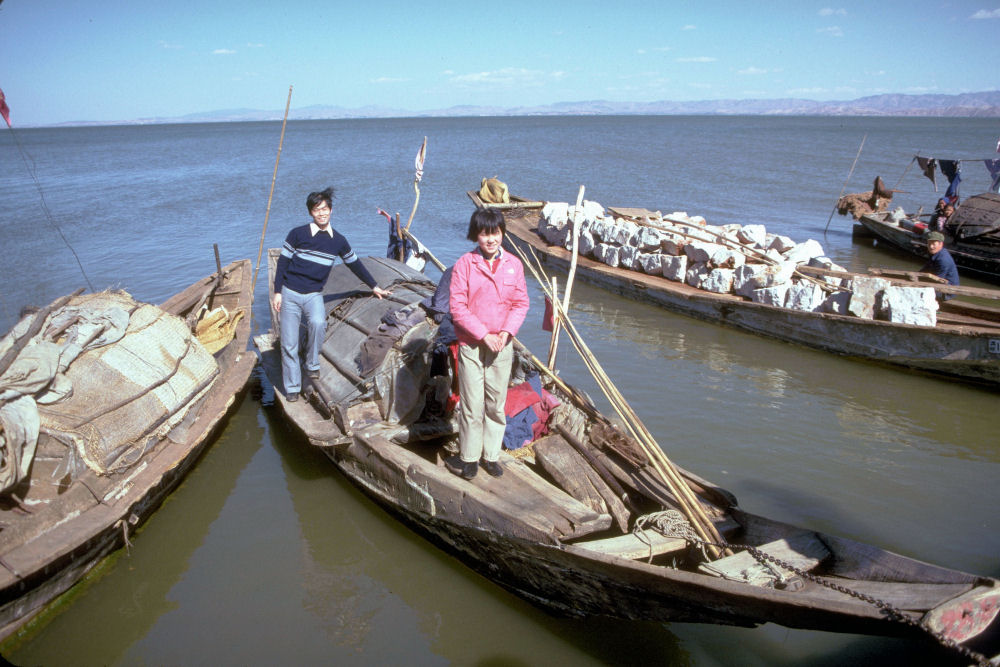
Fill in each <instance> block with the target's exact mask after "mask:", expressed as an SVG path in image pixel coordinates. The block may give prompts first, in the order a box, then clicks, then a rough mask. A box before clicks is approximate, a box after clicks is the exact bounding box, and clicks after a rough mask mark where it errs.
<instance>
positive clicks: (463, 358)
mask: <svg viewBox="0 0 1000 667" xmlns="http://www.w3.org/2000/svg"><path fill="white" fill-rule="evenodd" d="M506 232H507V225H506V223H505V222H504V219H503V215H502V214H501V213H500V212H499V211H497V210H496V209H477V210H476V211H475V212H474V213H473V214H472V218H471V219H470V220H469V230H468V233H467V234H466V238H468V239H469V240H470V241H475V242H476V243H477V246H476V248H474V249H473V250H471V251H470V252H467V253H465V254H464V255H462V256H461V257H460V258H459V259H458V261H457V262H456V263H455V267H454V269H453V270H452V277H451V298H450V300H449V304H450V307H451V318H452V321H453V322H454V325H455V334H456V336H457V337H458V342H459V346H458V391H459V396H460V397H461V406H462V410H461V416H460V418H459V432H458V437H459V451H460V453H459V455H458V456H457V457H449V459H447V460H446V461H445V465H446V466H447V467H448V469H449V470H451V471H452V472H453V473H455V474H456V475H460V476H461V477H463V478H465V479H472V478H473V477H475V476H476V470H477V467H478V466H479V465H480V463H481V465H482V466H483V470H485V471H486V472H487V473H488V474H490V475H492V476H493V477H500V476H501V475H502V474H503V468H502V467H501V466H500V464H499V462H498V459H499V458H500V445H501V443H502V441H503V433H504V427H505V426H506V424H507V419H506V417H505V416H504V403H505V402H506V400H507V385H508V383H509V382H510V369H511V364H512V361H513V358H514V353H513V349H512V346H511V338H513V337H514V336H515V335H516V334H517V331H518V329H520V328H521V323H522V322H524V318H525V316H526V315H527V314H528V288H527V285H525V282H524V267H523V266H522V265H521V261H520V260H519V259H517V258H516V257H514V256H513V255H510V254H509V253H505V252H504V251H503V249H502V248H501V244H502V243H503V237H504V234H505V233H506Z"/></svg>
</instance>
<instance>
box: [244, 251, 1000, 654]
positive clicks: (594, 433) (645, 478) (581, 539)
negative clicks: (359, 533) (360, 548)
mask: <svg viewBox="0 0 1000 667" xmlns="http://www.w3.org/2000/svg"><path fill="white" fill-rule="evenodd" d="M276 257H277V251H271V265H272V267H273V265H274V263H275V262H276ZM362 261H364V262H365V265H366V266H367V267H368V269H369V270H370V271H371V272H372V274H373V275H374V276H375V278H376V280H378V282H379V284H380V285H389V284H390V283H391V284H392V290H393V294H392V296H391V298H390V299H385V300H378V299H376V298H374V297H373V296H371V294H370V292H369V291H368V290H367V288H365V287H364V286H363V285H362V284H361V283H360V282H359V281H358V280H357V278H356V277H355V276H354V275H353V274H352V273H351V272H350V271H349V270H347V269H346V268H345V267H343V266H337V267H335V268H334V269H333V271H332V272H331V275H330V278H329V281H328V283H327V285H326V290H325V298H326V300H327V311H328V327H327V332H326V338H325V342H324V344H323V347H322V358H321V369H320V377H319V379H318V380H316V381H309V380H308V379H306V380H305V382H306V384H305V385H304V387H303V394H302V395H303V397H304V400H297V401H294V402H288V401H287V400H286V399H285V397H284V395H283V390H282V389H281V367H280V366H281V364H280V351H279V343H278V341H277V340H276V338H275V336H274V334H273V333H269V334H264V335H260V336H258V337H256V338H255V339H254V342H255V344H256V345H257V347H258V349H259V350H260V352H261V364H262V367H263V368H264V370H265V372H266V374H267V376H268V378H269V379H270V380H271V382H272V383H273V384H274V385H275V387H276V388H275V395H276V402H277V404H278V405H279V406H280V409H281V410H282V411H283V412H284V413H285V415H286V416H287V417H288V418H289V419H290V420H291V422H292V423H294V424H295V425H296V426H297V427H298V429H300V430H301V432H302V433H303V434H304V435H305V436H306V438H307V440H308V442H309V443H310V444H311V445H313V446H316V447H319V448H320V449H321V450H322V451H323V452H324V453H325V454H326V455H327V456H328V457H329V458H330V459H331V460H332V462H333V463H334V464H335V465H336V467H337V468H339V469H340V471H341V472H342V473H343V474H344V475H346V476H347V478H348V479H349V480H351V482H353V483H354V484H355V485H357V486H358V488H359V489H361V491H362V492H363V493H365V494H366V495H368V496H369V497H370V498H371V499H373V500H374V501H375V502H377V503H379V504H380V505H382V506H383V507H384V508H385V509H387V510H388V511H389V512H390V513H392V514H394V515H395V516H396V517H397V518H399V519H400V520H401V521H403V522H404V523H406V524H407V525H409V526H410V527H411V528H413V529H414V530H415V531H417V532H418V533H420V534H422V535H424V536H425V537H426V538H428V539H429V540H431V541H432V542H433V543H435V544H436V545H438V546H440V547H442V548H443V549H445V550H446V551H448V552H450V553H452V554H453V555H455V556H457V557H458V558H459V559H461V560H462V561H463V562H465V563H466V564H467V565H469V566H470V567H471V568H473V569H474V570H476V571H477V572H480V573H481V574H483V575H484V576H486V577H487V578H489V579H491V580H492V581H494V582H496V583H497V584H499V585H500V586H502V587H504V588H506V589H507V590H509V591H511V592H513V593H515V594H517V595H519V596H521V597H523V598H524V599H526V600H528V601H530V602H532V603H534V604H536V605H538V606H540V607H542V608H544V609H547V610H549V611H550V612H553V613H556V614H562V615H572V616H591V615H594V616H607V617H615V618H622V619H645V620H654V621H688V622H704V623H716V624H729V625H738V626H755V625H758V624H762V623H767V622H773V623H779V624H782V625H785V626H788V627H794V628H812V629H819V630H825V631H835V632H851V633H870V634H884V635H898V636H904V637H924V638H926V637H927V636H928V634H929V633H928V632H927V630H925V629H924V628H922V627H921V625H920V624H921V623H924V624H927V626H928V627H929V628H931V629H932V631H933V632H934V633H937V634H936V635H935V636H940V638H941V639H942V640H943V641H955V642H959V643H961V645H962V646H963V647H966V648H968V647H972V648H974V649H975V650H976V651H979V652H982V651H987V652H988V653H989V655H993V654H995V653H996V649H997V646H995V643H996V642H997V641H998V639H1000V638H998V637H997V636H995V634H996V627H995V626H996V625H1000V622H994V621H995V618H996V616H997V613H998V611H1000V588H998V585H1000V581H998V580H995V579H991V578H988V577H979V576H976V575H972V574H966V573H963V572H958V571H955V570H950V569H947V568H943V567H938V566H935V565H930V564H927V563H923V562H920V561H917V560H914V559H911V558H906V557H903V556H900V555H897V554H894V553H890V552H887V551H884V550H882V549H879V548H877V547H874V546H870V545H866V544H861V543H857V542H854V541H851V540H849V539H844V538H841V537H836V536H833V535H827V534H822V533H819V532H815V531H812V530H808V529H805V528H798V527H795V526H791V525H787V524H783V523H780V522H777V521H773V520H770V519H767V518H765V517H761V516H756V515H753V514H751V513H749V512H745V511H743V510H742V509H740V508H739V507H738V506H737V503H736V500H735V498H734V497H733V496H732V494H730V493H728V492H727V491H725V490H723V489H720V488H718V487H716V486H714V485H713V484H711V483H709V482H707V481H704V480H701V479H699V478H697V477H695V476H694V475H691V474H690V473H686V472H684V471H679V474H681V475H683V476H684V479H686V480H687V483H688V484H689V485H690V488H691V489H692V490H693V491H694V492H695V493H697V498H698V499H697V501H696V502H697V503H698V506H699V507H700V508H701V509H702V511H704V513H705V515H706V516H707V517H709V520H710V521H711V522H712V525H713V526H715V527H716V529H717V531H718V532H719V533H720V534H721V535H723V536H725V538H726V540H727V542H728V544H729V545H745V546H733V549H734V550H735V551H736V552H737V553H735V554H734V555H732V556H726V557H724V558H722V559H717V560H714V561H712V562H706V561H705V559H704V558H703V556H702V555H701V553H702V552H701V551H700V550H699V548H696V546H695V545H696V544H697V543H696V542H695V541H694V540H693V538H688V539H685V538H683V537H677V535H678V534H679V532H680V531H673V530H670V529H666V530H665V532H663V533H661V532H660V531H658V530H655V529H653V528H652V527H651V526H652V524H653V523H656V522H660V523H662V519H663V517H664V516H665V515H662V514H656V513H657V512H660V511H663V510H666V509H673V508H677V507H678V506H679V503H678V501H677V500H676V498H677V496H676V495H674V493H673V492H671V491H670V490H669V489H668V488H667V487H665V486H664V485H663V483H662V482H661V481H659V478H657V477H656V476H655V475H654V474H653V473H652V467H651V465H650V458H649V457H647V456H645V455H644V453H643V451H642V450H640V449H639V448H638V447H637V446H636V440H635V439H633V437H632V436H630V435H627V434H626V433H624V432H623V431H622V430H621V429H619V428H618V427H617V426H614V425H613V424H612V423H611V422H610V421H609V420H608V419H606V418H605V417H604V416H602V415H601V414H600V413H599V412H598V411H597V410H596V409H595V408H594V407H593V406H592V404H591V403H590V402H589V401H588V400H587V399H586V397H585V396H583V395H582V394H581V393H580V392H579V391H578V390H575V389H573V388H572V387H570V386H568V385H566V384H564V383H563V382H562V381H561V380H558V379H557V376H555V375H548V374H546V372H545V371H544V370H543V373H542V386H543V387H544V389H545V390H546V391H548V392H550V393H551V395H552V396H555V397H556V398H557V399H558V401H560V405H559V406H558V407H556V408H555V409H553V410H552V412H551V414H550V416H549V417H548V421H547V422H546V424H547V428H548V429H549V434H548V435H544V436H542V437H540V438H539V439H537V440H535V441H534V442H533V443H532V444H531V445H529V449H528V450H526V451H531V452H533V454H532V455H527V456H524V455H519V456H514V455H511V454H510V453H508V452H506V451H505V452H504V453H503V454H502V455H501V457H500V461H501V465H502V466H503V476H502V477H500V478H492V477H490V476H489V475H486V474H485V473H480V474H479V475H477V476H476V477H475V478H474V479H472V480H470V481H466V480H465V479H462V478H460V477H458V476H456V475H454V474H452V473H451V472H449V471H448V470H447V469H446V468H445V467H444V466H443V464H442V456H443V455H444V454H445V453H446V452H449V451H450V452H454V451H456V444H455V440H456V435H455V434H456V431H457V427H456V424H455V421H454V419H453V417H451V416H448V415H447V413H444V414H442V412H441V410H440V406H441V404H442V403H441V400H440V399H441V396H440V394H439V393H438V392H439V391H440V389H441V388H442V387H444V388H445V389H446V392H445V393H447V388H449V387H450V386H451V376H450V372H449V371H446V372H445V373H444V374H440V375H435V374H432V373H435V371H434V369H435V368H440V367H439V366H437V365H436V364H435V361H434V355H435V352H434V348H435V336H436V332H437V329H438V325H437V324H436V323H435V322H434V321H433V320H432V319H430V318H428V317H426V316H425V314H424V313H423V311H422V310H421V306H419V305H418V304H419V302H420V301H421V300H423V299H425V298H427V297H428V296H430V295H431V294H433V291H434V289H435V286H434V285H433V283H430V282H429V281H428V280H427V279H426V278H425V277H424V276H423V275H422V274H420V273H417V272H415V271H413V270H412V269H410V268H408V267H406V266H405V265H403V264H400V263H398V262H395V261H393V260H387V259H375V258H366V259H364V260H362ZM272 316H274V314H273V313H272ZM401 322H402V323H405V326H403V327H402V330H400V329H399V328H398V325H399V323H401ZM275 330H276V329H275ZM516 349H517V350H518V354H517V359H516V361H515V364H514V368H515V370H514V373H513V376H514V377H515V378H517V379H516V380H515V384H517V383H519V382H521V380H523V379H524V377H525V376H526V375H528V374H530V373H532V372H534V371H536V370H539V369H541V368H542V367H541V362H539V361H538V360H537V359H535V358H534V357H533V356H531V355H530V353H528V352H527V351H526V350H524V348H523V347H520V346H518V347H517V348H516ZM518 386H520V385H518ZM515 390H516V388H515V389H512V390H511V391H515ZM523 453H524V452H521V450H515V454H523ZM556 480H558V481H556ZM595 490H596V491H595ZM670 517H671V518H672V519H673V518H676V515H670ZM681 523H683V521H682V522H681ZM703 546H704V545H703ZM754 554H756V555H757V556H759V557H760V558H761V559H763V560H764V561H766V562H768V563H769V565H768V566H767V567H765V566H763V565H760V564H759V563H758V561H757V560H756V558H755V557H754ZM764 554H770V555H771V556H773V557H775V558H777V559H778V560H777V561H770V560H768V557H767V556H765V555H764ZM769 567H775V568H777V569H778V570H779V571H780V572H781V575H780V576H778V577H775V576H773V575H767V574H764V575H763V576H762V577H761V578H760V579H758V580H756V583H748V581H747V580H746V578H745V577H744V575H743V574H741V573H742V572H749V571H755V572H758V573H761V572H766V571H769ZM783 568H787V569H783ZM879 605H882V607H881V608H880V606H879ZM886 609H888V610H890V611H885V610H886ZM963 614H965V616H963ZM960 618H964V619H966V620H968V623H967V624H965V625H963V624H962V623H959V622H956V620H957V619H960ZM974 635H976V637H974ZM987 638H988V639H989V641H988V642H987ZM977 642H979V643H977ZM970 650H971V649H970Z"/></svg>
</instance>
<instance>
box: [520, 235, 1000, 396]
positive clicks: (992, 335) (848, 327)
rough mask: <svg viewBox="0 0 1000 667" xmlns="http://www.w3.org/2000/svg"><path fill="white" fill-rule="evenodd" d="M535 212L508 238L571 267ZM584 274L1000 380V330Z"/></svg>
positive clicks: (931, 366) (899, 361) (725, 316)
mask: <svg viewBox="0 0 1000 667" xmlns="http://www.w3.org/2000/svg"><path fill="white" fill-rule="evenodd" d="M536 225H537V222H536V221H535V220H533V219H532V218H531V217H530V216H529V217H524V216H520V217H519V216H509V217H508V218H507V239H508V240H509V242H511V243H515V244H517V245H518V246H519V247H521V248H522V249H523V250H528V249H529V248H530V249H531V250H532V251H534V253H535V254H536V255H537V256H538V257H539V259H540V260H541V262H542V263H543V264H545V265H546V266H550V267H552V268H554V269H557V270H560V271H568V270H569V267H570V263H571V253H570V252H569V251H567V250H566V249H564V248H560V247H556V246H552V245H549V244H548V243H546V242H545V241H544V240H543V239H542V238H541V237H540V236H539V235H538V234H537V232H536V231H535V226H536ZM576 276H577V277H578V278H579V279H580V280H584V281H586V282H588V283H591V284H594V285H597V286H599V287H602V288H604V289H607V290H609V291H611V292H614V293H616V294H620V295H622V296H625V297H628V298H631V299H635V300H637V301H644V302H647V303H652V304H654V305H657V306H661V307H663V308H666V309H667V310H670V311H672V312H676V313H680V314H681V315H686V316H688V317H694V318H697V319H700V320H704V321H706V322H712V323H715V324H722V325H726V326H730V327H734V328H737V329H741V330H743V331H747V332H750V333H754V334H758V335H761V336H767V337H769V338H775V339H778V340H782V341H785V342H789V343H795V344H798V345H803V346H806V347H811V348H815V349H819V350H824V351H826V352H833V353H835V354H839V355H843V356H847V357H852V358H855V359H862V360H867V361H873V362H879V363H883V364H888V365H892V366H896V367H905V368H909V369H913V370H918V371H923V372H928V373H934V374H939V375H945V376H950V377H956V378H961V379H963V380H968V381H972V382H977V383H983V384H988V385H992V386H1000V329H995V330H993V331H983V330H981V329H974V328H972V327H948V328H945V327H942V326H939V327H922V326H916V325H908V324H896V323H891V322H886V321H881V320H868V319H861V318H857V317H850V316H846V315H835V314H831V313H817V312H811V311H803V310H794V309H790V308H779V307H776V306H768V305H765V304H759V303H753V302H751V301H747V300H744V299H743V298H741V297H738V296H735V295H731V294H715V293H713V292H706V291H704V290H699V289H695V288H693V287H691V286H689V285H685V284H683V283H677V282H673V281H670V280H667V279H666V278H663V277H660V276H650V275H646V274H643V273H640V272H637V271H628V270H624V269H618V268H612V267H609V266H607V265H605V264H602V263H600V262H597V261H595V260H592V259H590V258H588V257H579V258H578V259H577V267H576Z"/></svg>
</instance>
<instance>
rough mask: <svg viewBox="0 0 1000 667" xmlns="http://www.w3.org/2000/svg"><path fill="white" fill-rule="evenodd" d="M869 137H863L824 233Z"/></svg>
mask: <svg viewBox="0 0 1000 667" xmlns="http://www.w3.org/2000/svg"><path fill="white" fill-rule="evenodd" d="M867 138H868V134H867V133H865V136H863V137H861V145H860V146H858V154H857V155H855V156H854V164H852V165H851V170H850V171H849V172H847V178H845V179H844V184H843V185H842V186H841V188H840V194H839V195H837V201H836V202H834V204H833V210H832V211H830V217H829V218H827V219H826V227H824V228H823V233H824V234H826V230H827V229H829V228H830V221H831V220H833V214H834V213H836V212H837V204H839V203H840V198H841V197H843V196H844V190H846V189H847V183H848V181H850V180H851V175H852V174H854V168H855V167H856V166H858V158H859V157H861V149H862V148H864V147H865V140H866V139H867Z"/></svg>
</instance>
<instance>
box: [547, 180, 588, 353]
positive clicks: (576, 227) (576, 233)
mask: <svg viewBox="0 0 1000 667" xmlns="http://www.w3.org/2000/svg"><path fill="white" fill-rule="evenodd" d="M583 192H584V187H583V186H582V185H581V186H580V190H579V192H577V195H576V208H575V209H573V219H572V221H571V222H570V224H571V225H573V227H572V229H571V230H570V234H571V235H572V243H571V244H570V245H571V248H570V252H571V253H572V254H571V255H570V264H569V275H568V276H567V277H566V288H565V289H564V290H563V301H562V312H564V313H565V312H569V295H570V292H572V291H573V278H574V277H575V276H576V258H577V254H578V253H577V247H578V246H579V243H580V224H581V221H580V217H581V210H580V209H581V208H582V207H583ZM552 292H553V293H552V296H551V299H552V300H553V301H554V300H555V299H556V294H555V290H553V291H552ZM559 313H560V309H559V308H554V312H553V317H552V339H551V341H550V342H549V367H550V368H555V367H556V352H557V351H558V349H559V330H560V329H562V324H561V322H560V319H561V318H560V315H559Z"/></svg>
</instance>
